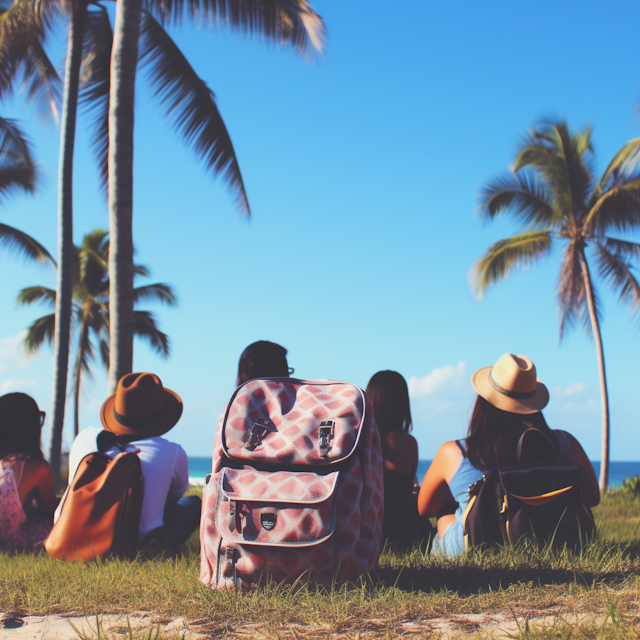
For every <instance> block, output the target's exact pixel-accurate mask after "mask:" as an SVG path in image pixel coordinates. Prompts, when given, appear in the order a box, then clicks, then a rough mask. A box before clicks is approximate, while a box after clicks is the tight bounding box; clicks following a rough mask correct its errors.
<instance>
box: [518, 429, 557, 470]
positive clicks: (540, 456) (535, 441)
mask: <svg viewBox="0 0 640 640" xmlns="http://www.w3.org/2000/svg"><path fill="white" fill-rule="evenodd" d="M534 451H535V454H534V455H533V456H532V455H531V454H532V453H534ZM532 458H534V459H532ZM536 458H537V459H536ZM516 459H517V460H518V463H523V462H525V463H531V462H559V461H560V457H559V455H558V452H557V451H556V448H555V447H554V446H553V443H552V442H551V440H549V438H548V437H547V436H546V435H545V434H544V433H543V432H542V431H540V429H534V428H533V427H531V428H529V429H527V430H526V431H525V432H524V433H523V434H522V435H521V436H520V440H518V450H517V454H516Z"/></svg>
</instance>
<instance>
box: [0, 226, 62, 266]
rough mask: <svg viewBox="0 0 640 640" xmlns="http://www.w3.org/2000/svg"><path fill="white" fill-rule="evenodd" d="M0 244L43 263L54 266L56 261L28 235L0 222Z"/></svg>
mask: <svg viewBox="0 0 640 640" xmlns="http://www.w3.org/2000/svg"><path fill="white" fill-rule="evenodd" d="M0 245H1V246H4V247H6V248H7V249H11V250H14V251H18V252H19V253H22V254H23V255H24V256H26V257H27V258H29V259H31V260H39V261H40V262H43V263H47V262H49V263H51V264H53V265H54V266H55V264H56V262H55V260H54V259H53V258H52V257H51V254H50V253H49V252H48V251H47V250H46V249H45V248H44V247H43V246H42V245H41V244H40V243H39V242H38V241H37V240H34V239H33V238H32V237H31V236H30V235H28V234H26V233H24V231H20V230H19V229H15V228H14V227H10V226H8V225H6V224H0Z"/></svg>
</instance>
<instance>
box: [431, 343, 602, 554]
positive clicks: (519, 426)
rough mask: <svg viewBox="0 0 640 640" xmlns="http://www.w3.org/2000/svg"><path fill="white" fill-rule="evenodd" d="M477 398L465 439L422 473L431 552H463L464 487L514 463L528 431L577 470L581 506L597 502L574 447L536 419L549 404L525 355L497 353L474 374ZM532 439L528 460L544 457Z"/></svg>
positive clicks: (590, 474) (587, 466) (587, 467)
mask: <svg viewBox="0 0 640 640" xmlns="http://www.w3.org/2000/svg"><path fill="white" fill-rule="evenodd" d="M472 383H473V386H474V388H475V390H476V391H477V392H478V398H477V400H476V404H475V407H474V411H473V415H472V417H471V421H470V423H469V434H468V436H467V438H466V439H465V440H457V441H453V440H452V441H449V442H445V443H444V444H443V445H442V446H441V447H440V449H439V450H438V453H437V454H436V456H435V458H434V460H433V462H432V463H431V466H430V467H429V470H428V471H427V473H426V475H425V478H424V481H423V483H422V486H421V488H420V494H419V497H418V510H419V512H420V514H421V515H422V516H423V517H434V516H435V517H437V518H438V537H437V538H436V539H435V541H434V542H435V544H434V552H435V553H442V554H446V555H457V554H460V553H462V552H463V551H464V548H465V547H464V539H463V538H464V532H463V524H462V521H463V515H464V512H465V509H466V506H467V503H468V501H469V491H468V487H469V485H471V484H473V483H474V482H476V481H477V480H480V479H481V478H482V476H483V475H484V474H485V472H487V471H490V470H492V469H499V468H502V467H509V466H513V465H515V464H517V462H518V452H517V449H518V447H517V445H518V441H519V439H520V437H521V436H522V434H523V433H524V432H525V431H526V430H527V429H530V428H534V429H537V430H539V431H540V433H541V434H542V435H543V436H544V438H546V439H547V440H548V441H549V444H550V446H551V448H552V449H553V451H554V452H555V453H556V454H557V455H558V457H559V458H560V459H565V460H569V459H571V460H574V461H575V462H576V463H577V464H579V465H580V466H581V467H582V468H583V472H584V473H583V482H582V489H583V496H584V502H585V504H586V505H587V506H589V507H591V506H595V505H596V504H598V502H599V500H600V492H599V489H598V483H597V478H596V476H595V472H594V471H593V466H592V465H591V462H590V461H589V460H588V458H587V456H586V454H585V453H584V450H583V449H582V447H581V446H580V443H579V442H578V441H577V440H576V439H575V438H573V436H571V435H570V434H568V433H566V432H563V431H552V430H551V429H549V427H548V426H547V423H546V422H545V420H544V417H543V416H542V412H541V410H542V408H544V407H545V406H546V404H547V402H548V400H549V393H548V391H547V388H546V387H545V386H544V385H543V384H542V383H541V382H540V381H539V380H537V378H536V370H535V366H534V365H533V363H532V362H531V360H529V359H528V358H526V357H525V356H513V355H511V354H505V355H503V356H502V357H501V358H500V359H499V360H498V362H496V365H494V367H484V368H482V369H479V370H478V371H476V372H475V373H474V376H473V378H472ZM541 442H542V441H541V440H539V439H537V444H536V445H535V446H534V452H533V454H532V455H533V456H534V458H535V457H537V456H538V455H539V456H541V457H543V458H544V457H547V456H548V454H549V448H548V447H547V446H546V445H542V444H540V443H541Z"/></svg>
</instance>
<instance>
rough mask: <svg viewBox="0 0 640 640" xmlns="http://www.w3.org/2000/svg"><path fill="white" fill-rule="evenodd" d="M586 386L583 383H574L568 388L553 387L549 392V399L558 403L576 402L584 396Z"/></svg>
mask: <svg viewBox="0 0 640 640" xmlns="http://www.w3.org/2000/svg"><path fill="white" fill-rule="evenodd" d="M585 390H586V386H585V384H584V382H574V383H573V384H571V385H569V386H568V387H565V388H563V387H554V389H553V391H552V392H551V394H550V395H551V398H552V399H553V400H555V401H558V402H570V401H572V400H577V399H578V398H579V397H580V396H582V395H584V392H585Z"/></svg>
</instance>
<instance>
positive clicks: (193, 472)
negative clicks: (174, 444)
mask: <svg viewBox="0 0 640 640" xmlns="http://www.w3.org/2000/svg"><path fill="white" fill-rule="evenodd" d="M430 464H431V460H420V462H419V463H418V481H419V482H422V478H424V474H425V473H426V472H427V469H428V468H429V465H430ZM591 464H593V468H594V469H595V471H596V475H597V476H598V477H600V476H599V474H600V462H599V461H592V462H591ZM208 473H211V458H202V457H198V456H189V476H190V477H191V480H192V481H193V482H194V484H196V483H197V484H202V482H203V480H204V477H205V476H206V475H207V474H208ZM632 476H640V462H620V461H618V460H616V461H615V462H614V461H612V462H611V463H610V464H609V486H611V487H619V486H620V485H621V484H622V483H623V482H624V481H625V480H626V479H627V478H630V477H632Z"/></svg>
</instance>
